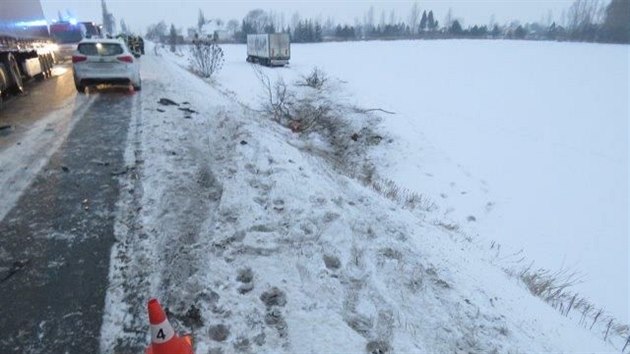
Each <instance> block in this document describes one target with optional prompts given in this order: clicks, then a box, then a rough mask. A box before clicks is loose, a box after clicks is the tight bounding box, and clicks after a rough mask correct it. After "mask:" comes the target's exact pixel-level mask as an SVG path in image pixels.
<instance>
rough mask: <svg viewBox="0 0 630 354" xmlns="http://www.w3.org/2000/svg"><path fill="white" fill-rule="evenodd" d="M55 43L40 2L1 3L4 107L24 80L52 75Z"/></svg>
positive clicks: (0, 91) (0, 57)
mask: <svg viewBox="0 0 630 354" xmlns="http://www.w3.org/2000/svg"><path fill="white" fill-rule="evenodd" d="M54 64H55V44H54V42H53V41H52V40H51V39H50V34H49V32H48V23H47V22H46V19H45V18H44V11H43V10H42V5H41V3H40V1H39V0H20V1H4V0H0V104H1V103H2V99H3V97H5V96H6V95H7V94H11V93H20V92H22V91H23V90H24V80H27V79H30V78H33V77H41V78H46V77H49V76H51V73H52V68H53V66H54Z"/></svg>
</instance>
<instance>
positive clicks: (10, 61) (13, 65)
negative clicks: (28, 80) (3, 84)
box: [0, 53, 24, 93]
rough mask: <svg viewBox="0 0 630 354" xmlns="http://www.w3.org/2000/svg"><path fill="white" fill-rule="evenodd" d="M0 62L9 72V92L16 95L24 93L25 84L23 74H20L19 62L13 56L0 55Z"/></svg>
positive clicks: (9, 54)
mask: <svg viewBox="0 0 630 354" xmlns="http://www.w3.org/2000/svg"><path fill="white" fill-rule="evenodd" d="M0 62H2V63H3V64H4V66H5V67H6V68H7V69H8V71H9V78H10V80H9V90H10V91H13V92H15V93H22V92H24V82H23V81H22V74H21V73H20V68H19V67H18V64H17V61H16V60H15V57H14V56H13V54H11V53H3V54H0Z"/></svg>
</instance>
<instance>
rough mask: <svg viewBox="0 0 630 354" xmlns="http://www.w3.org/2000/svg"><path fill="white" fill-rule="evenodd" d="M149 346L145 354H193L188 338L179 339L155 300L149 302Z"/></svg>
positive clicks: (190, 340)
mask: <svg viewBox="0 0 630 354" xmlns="http://www.w3.org/2000/svg"><path fill="white" fill-rule="evenodd" d="M148 307H149V322H150V323H151V344H150V345H149V346H148V347H147V350H146V351H145V354H193V349H192V339H191V338H190V336H183V337H179V336H178V335H177V334H176V333H175V330H174V329H173V326H171V324H170V322H168V318H166V314H165V313H164V310H163V309H162V306H161V305H160V303H159V302H158V301H157V299H151V300H149V305H148Z"/></svg>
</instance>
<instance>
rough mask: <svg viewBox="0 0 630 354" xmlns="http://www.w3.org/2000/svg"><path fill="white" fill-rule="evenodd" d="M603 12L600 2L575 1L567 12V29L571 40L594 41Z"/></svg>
mask: <svg viewBox="0 0 630 354" xmlns="http://www.w3.org/2000/svg"><path fill="white" fill-rule="evenodd" d="M603 10H604V7H603V6H602V4H601V2H600V0H575V1H574V2H573V4H572V5H571V7H569V10H568V12H567V28H568V29H569V31H570V33H571V36H572V37H573V39H579V40H593V39H595V36H596V32H597V26H598V25H599V24H600V23H601V20H602V15H603Z"/></svg>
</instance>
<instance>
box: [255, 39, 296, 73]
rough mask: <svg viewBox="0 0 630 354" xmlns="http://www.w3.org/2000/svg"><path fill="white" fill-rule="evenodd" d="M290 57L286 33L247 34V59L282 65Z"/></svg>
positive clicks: (268, 64)
mask: <svg viewBox="0 0 630 354" xmlns="http://www.w3.org/2000/svg"><path fill="white" fill-rule="evenodd" d="M289 59H291V41H290V40H289V34H288V33H272V34H248V35H247V61H248V62H250V63H260V64H262V65H267V66H284V65H287V64H288V63H289Z"/></svg>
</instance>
